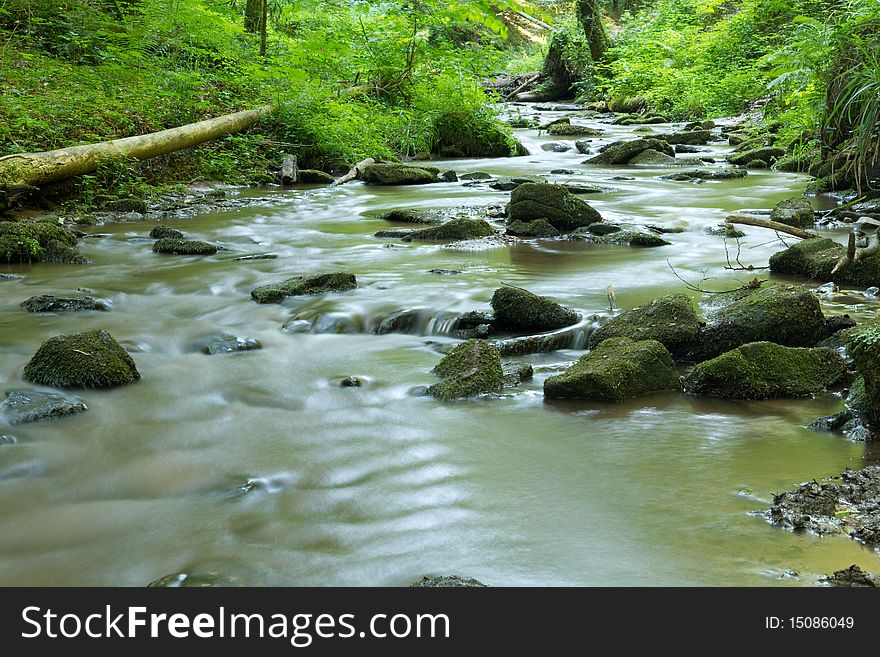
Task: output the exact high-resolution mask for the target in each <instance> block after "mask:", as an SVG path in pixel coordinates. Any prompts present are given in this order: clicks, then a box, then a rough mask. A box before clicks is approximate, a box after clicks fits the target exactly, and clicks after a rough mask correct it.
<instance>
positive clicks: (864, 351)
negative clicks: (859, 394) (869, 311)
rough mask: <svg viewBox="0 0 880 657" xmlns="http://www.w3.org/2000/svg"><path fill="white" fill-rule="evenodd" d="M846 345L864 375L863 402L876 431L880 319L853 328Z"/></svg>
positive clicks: (879, 418) (879, 405) (878, 421)
mask: <svg viewBox="0 0 880 657" xmlns="http://www.w3.org/2000/svg"><path fill="white" fill-rule="evenodd" d="M846 347H847V353H848V354H849V356H850V357H851V358H852V359H853V362H854V363H855V366H856V371H858V373H859V374H861V376H862V377H864V380H865V384H864V397H863V400H864V401H863V402H862V403H863V404H864V408H865V411H866V413H867V416H868V420H869V421H870V422H871V425H872V426H873V427H874V429H875V431H876V430H877V428H878V427H880V320H874V321H873V322H871V323H869V324H864V325H862V326H859V327H857V328H855V329H851V330H850V332H849V334H848V335H847V338H846Z"/></svg>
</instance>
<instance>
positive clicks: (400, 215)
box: [379, 209, 440, 224]
mask: <svg viewBox="0 0 880 657" xmlns="http://www.w3.org/2000/svg"><path fill="white" fill-rule="evenodd" d="M379 219H384V220H385V221H390V222H391V223H398V224H436V223H439V222H440V219H439V217H438V216H437V215H436V214H435V213H432V212H431V211H429V210H406V209H398V210H389V211H388V212H383V213H382V214H380V215H379Z"/></svg>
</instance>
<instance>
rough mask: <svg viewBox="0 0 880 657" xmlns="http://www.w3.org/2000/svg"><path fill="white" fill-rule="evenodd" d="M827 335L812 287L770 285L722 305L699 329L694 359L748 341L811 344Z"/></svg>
mask: <svg viewBox="0 0 880 657" xmlns="http://www.w3.org/2000/svg"><path fill="white" fill-rule="evenodd" d="M823 337H825V316H824V315H823V314H822V309H821V308H820V307H819V301H818V299H816V295H814V294H813V293H812V292H811V291H810V290H807V289H804V288H799V287H793V286H787V285H771V286H770V287H767V288H764V289H759V290H755V291H753V292H751V293H749V294H747V295H746V296H744V297H742V298H739V299H736V300H735V301H733V302H732V303H730V304H728V305H727V306H725V307H723V308H722V309H721V310H719V311H718V312H717V313H715V315H714V316H713V317H712V318H711V321H710V322H709V323H708V324H707V325H706V326H705V327H704V328H703V329H702V330H701V331H700V337H699V340H698V344H697V346H696V347H695V349H694V351H693V352H692V353H691V355H690V357H691V358H692V359H693V360H697V361H699V360H706V359H709V358H714V357H715V356H718V355H719V354H723V353H724V352H726V351H730V350H731V349H735V348H736V347H739V346H740V345H743V344H746V343H749V342H761V341H765V340H766V341H770V342H776V343H777V344H781V345H785V346H788V347H811V346H813V345H814V344H816V343H817V342H818V341H819V340H821V339H822V338H823Z"/></svg>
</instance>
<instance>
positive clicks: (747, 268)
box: [724, 237, 770, 271]
mask: <svg viewBox="0 0 880 657" xmlns="http://www.w3.org/2000/svg"><path fill="white" fill-rule="evenodd" d="M741 253H742V242H740V241H739V238H738V237H737V238H736V257H735V258H734V260H736V264H737V265H738V266H737V267H734V266H733V265H732V264H731V262H730V251H729V250H728V249H727V238H726V237H725V238H724V255H725V256H727V266H726V267H725V269H728V270H730V271H755V270H756V269H770V267H755V265H744V264H743V263H741V262H740V260H739V256H740V254H741Z"/></svg>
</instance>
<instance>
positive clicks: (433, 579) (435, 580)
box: [410, 575, 486, 588]
mask: <svg viewBox="0 0 880 657" xmlns="http://www.w3.org/2000/svg"><path fill="white" fill-rule="evenodd" d="M410 586H411V587H413V588H459V587H486V584H483V583H482V582H480V581H478V580H476V579H474V578H472V577H461V576H460V575H425V576H424V577H422V579H420V580H419V581H417V582H413V583H412V584H410Z"/></svg>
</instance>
